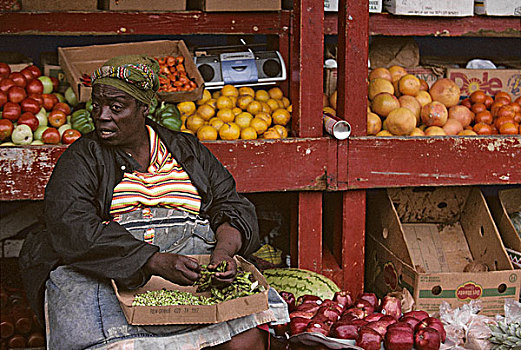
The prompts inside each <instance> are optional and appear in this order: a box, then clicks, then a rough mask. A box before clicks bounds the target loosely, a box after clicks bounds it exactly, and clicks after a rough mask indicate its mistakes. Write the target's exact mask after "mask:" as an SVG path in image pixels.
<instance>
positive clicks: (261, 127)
mask: <svg viewBox="0 0 521 350" xmlns="http://www.w3.org/2000/svg"><path fill="white" fill-rule="evenodd" d="M250 127H252V128H254V129H255V131H256V132H257V135H262V134H263V133H264V132H265V131H266V130H268V127H269V125H268V123H267V122H266V120H264V119H262V118H259V117H255V118H253V119H252V120H251V122H250Z"/></svg>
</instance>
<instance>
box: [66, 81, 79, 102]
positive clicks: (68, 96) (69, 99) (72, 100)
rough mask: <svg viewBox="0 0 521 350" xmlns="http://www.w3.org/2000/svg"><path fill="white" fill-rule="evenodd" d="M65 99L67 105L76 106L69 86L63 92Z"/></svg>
mask: <svg viewBox="0 0 521 350" xmlns="http://www.w3.org/2000/svg"><path fill="white" fill-rule="evenodd" d="M65 99H66V100H67V103H68V104H70V105H71V106H73V107H76V106H77V105H78V98H77V97H76V94H75V93H74V90H73V89H72V88H71V87H70V86H69V87H68V88H67V90H65Z"/></svg>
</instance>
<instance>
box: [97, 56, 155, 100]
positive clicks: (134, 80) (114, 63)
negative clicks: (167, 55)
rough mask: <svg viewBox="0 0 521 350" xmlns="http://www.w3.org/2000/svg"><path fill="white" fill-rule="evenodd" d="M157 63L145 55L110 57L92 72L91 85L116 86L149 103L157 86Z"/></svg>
mask: <svg viewBox="0 0 521 350" xmlns="http://www.w3.org/2000/svg"><path fill="white" fill-rule="evenodd" d="M158 74H159V63H158V62H157V61H156V60H155V59H153V58H151V57H147V56H142V55H126V56H117V57H114V58H111V59H110V60H108V61H107V62H105V63H104V64H103V66H101V67H100V68H98V69H97V70H96V71H95V72H94V73H93V74H92V85H95V84H105V85H110V86H113V87H115V88H118V89H120V90H122V91H124V92H126V93H127V94H129V95H130V96H132V97H134V98H135V99H137V100H139V101H141V102H143V103H144V104H146V105H150V103H151V102H152V99H153V98H154V96H155V95H156V92H157V90H158V88H159V76H158Z"/></svg>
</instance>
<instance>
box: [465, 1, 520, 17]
mask: <svg viewBox="0 0 521 350" xmlns="http://www.w3.org/2000/svg"><path fill="white" fill-rule="evenodd" d="M474 13H475V14H476V15H487V16H521V1H520V0H501V1H497V0H475V1H474Z"/></svg>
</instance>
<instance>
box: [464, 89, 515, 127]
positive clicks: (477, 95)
mask: <svg viewBox="0 0 521 350" xmlns="http://www.w3.org/2000/svg"><path fill="white" fill-rule="evenodd" d="M461 105H463V106H466V107H467V108H469V109H470V110H471V111H472V112H473V114H474V118H473V121H472V123H471V125H469V126H468V128H469V129H472V130H473V131H474V132H475V133H476V134H478V135H495V134H501V135H516V134H521V126H520V123H521V97H518V98H517V99H515V100H514V101H513V100H512V98H511V97H510V95H509V94H508V93H507V92H504V91H499V92H497V93H496V94H495V95H494V96H490V95H487V94H486V93H485V92H484V91H481V90H477V91H474V92H473V93H472V94H470V96H469V97H468V98H466V99H464V100H463V101H461Z"/></svg>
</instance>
